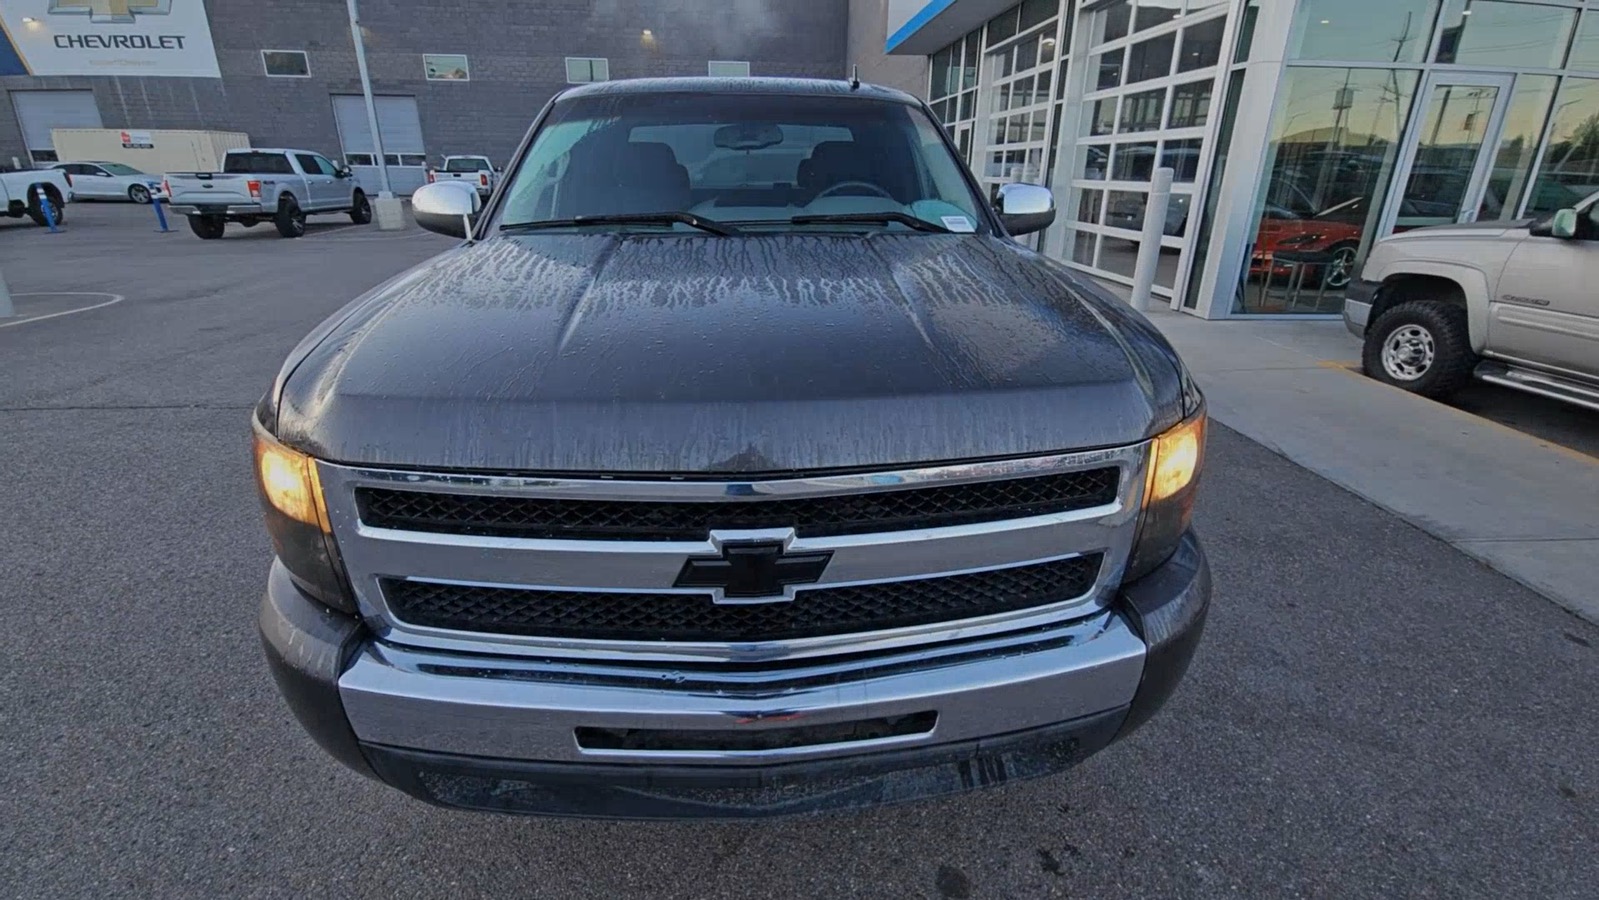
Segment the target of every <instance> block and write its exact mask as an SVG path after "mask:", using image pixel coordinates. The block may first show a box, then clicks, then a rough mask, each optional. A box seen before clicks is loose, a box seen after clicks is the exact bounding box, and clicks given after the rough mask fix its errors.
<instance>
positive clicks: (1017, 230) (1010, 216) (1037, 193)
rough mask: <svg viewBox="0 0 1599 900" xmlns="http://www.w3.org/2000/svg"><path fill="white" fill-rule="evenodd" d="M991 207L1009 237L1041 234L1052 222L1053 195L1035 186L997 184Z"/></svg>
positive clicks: (1053, 219) (1053, 209) (1053, 214)
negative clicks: (998, 185) (997, 189)
mask: <svg viewBox="0 0 1599 900" xmlns="http://www.w3.org/2000/svg"><path fill="white" fill-rule="evenodd" d="M994 208H995V210H996V211H998V212H999V222H1000V224H1001V225H1004V226H1005V231H1006V233H1008V234H1010V235H1011V236H1012V237H1019V236H1021V235H1024V234H1032V233H1033V232H1035V231H1043V230H1044V229H1045V228H1048V227H1049V226H1050V224H1051V223H1052V222H1054V221H1055V195H1054V194H1053V193H1051V192H1050V190H1049V188H1047V187H1039V186H1038V185H1036V184H1002V185H1000V187H999V197H998V198H997V199H996V200H995V202H994Z"/></svg>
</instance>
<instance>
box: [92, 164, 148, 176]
mask: <svg viewBox="0 0 1599 900" xmlns="http://www.w3.org/2000/svg"><path fill="white" fill-rule="evenodd" d="M100 168H102V169H105V170H106V171H107V172H110V173H111V174H112V175H143V174H144V173H143V172H141V171H139V170H138V169H135V168H134V167H132V166H125V165H123V164H122V163H101V164H100Z"/></svg>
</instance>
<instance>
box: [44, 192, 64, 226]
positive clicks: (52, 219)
mask: <svg viewBox="0 0 1599 900" xmlns="http://www.w3.org/2000/svg"><path fill="white" fill-rule="evenodd" d="M39 209H40V210H42V211H43V212H44V222H45V224H46V225H48V226H50V233H51V234H60V233H61V229H59V228H57V227H56V207H55V204H54V203H51V202H50V198H49V196H48V195H46V194H45V192H44V191H43V190H40V191H39Z"/></svg>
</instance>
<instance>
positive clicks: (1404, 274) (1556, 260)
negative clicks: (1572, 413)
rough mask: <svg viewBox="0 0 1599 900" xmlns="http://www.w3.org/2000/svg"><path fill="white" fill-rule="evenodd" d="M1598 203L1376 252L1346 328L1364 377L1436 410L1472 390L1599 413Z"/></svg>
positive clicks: (1422, 232)
mask: <svg viewBox="0 0 1599 900" xmlns="http://www.w3.org/2000/svg"><path fill="white" fill-rule="evenodd" d="M1596 283H1599V194H1594V195H1593V196H1590V197H1588V198H1587V199H1586V200H1583V201H1582V202H1580V203H1578V204H1576V205H1575V206H1573V207H1571V208H1567V209H1562V210H1560V211H1559V212H1556V213H1554V214H1553V215H1550V216H1548V217H1546V218H1544V219H1540V220H1538V221H1536V222H1478V223H1474V224H1469V225H1442V226H1438V227H1435V228H1418V229H1416V230H1415V231H1407V232H1404V233H1403V234H1396V235H1394V236H1392V237H1387V238H1384V239H1382V240H1381V241H1379V242H1377V245H1376V246H1375V247H1373V248H1372V251H1371V256H1370V257H1369V258H1368V259H1367V260H1366V265H1365V268H1364V269H1363V270H1362V271H1361V273H1360V278H1359V279H1357V280H1355V281H1354V282H1352V283H1351V284H1350V285H1349V290H1348V293H1347V296H1346V298H1345V300H1344V321H1345V323H1346V324H1347V325H1348V326H1349V330H1350V331H1352V332H1354V333H1355V335H1357V336H1359V337H1361V338H1362V339H1363V340H1364V341H1365V348H1364V353H1363V361H1364V365H1365V369H1366V373H1367V374H1368V375H1371V376H1372V377H1373V378H1376V379H1378V380H1379V381H1385V382H1387V383H1389V384H1392V385H1395V386H1397V387H1401V388H1404V389H1406V390H1408V391H1413V392H1415V393H1418V394H1422V395H1424V396H1428V397H1438V398H1442V397H1445V396H1448V395H1449V394H1450V393H1453V392H1454V391H1455V390H1456V389H1458V388H1460V387H1462V386H1464V385H1465V384H1466V383H1467V382H1468V381H1470V380H1471V379H1473V378H1475V379H1477V380H1479V381H1487V382H1490V383H1493V384H1498V385H1502V386H1504V387H1509V388H1514V389H1516V390H1520V391H1526V392H1528V393H1533V394H1540V395H1542V396H1545V397H1552V398H1555V399H1557V400H1564V401H1566V402H1567V403H1573V404H1576V405H1578V406H1585V407H1587V408H1589V409H1594V410H1599V288H1596V287H1595V284H1596Z"/></svg>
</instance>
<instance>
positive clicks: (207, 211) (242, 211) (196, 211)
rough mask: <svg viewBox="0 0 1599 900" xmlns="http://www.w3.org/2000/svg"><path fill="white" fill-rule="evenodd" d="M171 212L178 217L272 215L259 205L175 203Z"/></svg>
mask: <svg viewBox="0 0 1599 900" xmlns="http://www.w3.org/2000/svg"><path fill="white" fill-rule="evenodd" d="M170 211H171V212H172V214H173V215H177V216H198V215H213V216H265V215H270V214H271V213H270V212H269V211H268V210H267V208H266V207H265V206H262V205H261V204H259V203H234V204H210V203H207V204H204V205H196V204H193V203H174V204H172V205H171V206H170Z"/></svg>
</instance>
